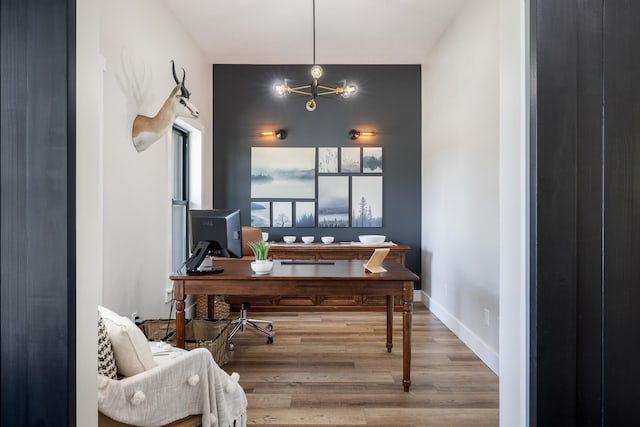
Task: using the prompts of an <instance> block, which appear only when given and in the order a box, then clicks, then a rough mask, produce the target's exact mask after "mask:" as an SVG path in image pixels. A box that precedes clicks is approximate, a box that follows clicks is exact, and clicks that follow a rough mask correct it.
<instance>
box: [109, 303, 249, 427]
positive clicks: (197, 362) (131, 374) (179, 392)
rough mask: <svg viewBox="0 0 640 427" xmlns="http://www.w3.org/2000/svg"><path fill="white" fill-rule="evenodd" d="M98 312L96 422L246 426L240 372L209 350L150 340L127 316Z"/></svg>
mask: <svg viewBox="0 0 640 427" xmlns="http://www.w3.org/2000/svg"><path fill="white" fill-rule="evenodd" d="M99 313H100V315H99V319H98V329H99V338H98V382H97V385H98V410H99V426H101V427H111V426H114V427H115V426H118V427H121V426H149V427H153V426H173V427H195V426H200V425H202V426H207V427H208V426H216V427H244V426H246V407H247V399H246V396H245V393H244V390H242V387H241V386H240V385H239V384H238V379H239V376H238V375H237V374H232V375H228V374H227V373H226V372H225V371H223V370H222V369H221V368H220V367H219V366H218V365H217V364H216V363H215V361H214V360H213V357H212V356H211V353H209V351H207V350H206V349H203V348H199V349H194V350H191V351H185V350H183V349H177V348H174V347H171V346H170V345H168V344H166V343H162V342H158V343H149V342H148V341H147V340H146V337H145V336H144V334H143V333H142V331H141V330H140V329H139V328H138V327H137V326H136V325H135V324H134V323H133V322H131V320H129V319H128V318H126V317H122V316H119V315H117V314H116V313H113V312H112V311H110V310H107V309H105V308H103V307H100V308H99ZM109 346H110V348H111V356H110V351H109ZM116 371H117V372H118V375H116Z"/></svg>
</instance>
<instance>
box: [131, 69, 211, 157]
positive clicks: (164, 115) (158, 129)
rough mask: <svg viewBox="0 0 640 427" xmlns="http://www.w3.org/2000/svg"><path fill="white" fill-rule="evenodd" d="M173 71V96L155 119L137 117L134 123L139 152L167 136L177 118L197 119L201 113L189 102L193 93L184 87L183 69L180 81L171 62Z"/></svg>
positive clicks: (184, 74)
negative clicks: (174, 85) (174, 83)
mask: <svg viewBox="0 0 640 427" xmlns="http://www.w3.org/2000/svg"><path fill="white" fill-rule="evenodd" d="M171 69H172V71H173V79H174V80H175V81H176V87H175V88H173V90H172V91H171V94H170V95H169V97H168V98H167V100H166V101H164V104H162V108H160V111H158V114H156V115H155V116H153V117H147V116H143V115H137V116H136V118H135V119H134V121H133V131H132V134H131V137H132V138H133V146H134V147H136V150H137V151H144V150H146V149H147V148H149V146H151V144H153V143H154V142H156V141H157V140H158V139H160V137H162V136H163V135H166V133H167V131H168V130H169V128H170V127H171V126H172V125H173V122H174V121H175V120H176V118H177V117H194V118H197V117H198V116H199V115H200V113H199V112H198V109H197V108H196V107H195V106H194V105H193V104H192V103H191V102H189V97H190V96H191V93H189V91H188V90H187V88H186V86H185V85H184V79H185V77H186V73H185V71H184V68H183V69H182V80H178V76H177V75H176V65H175V63H174V62H173V60H172V61H171Z"/></svg>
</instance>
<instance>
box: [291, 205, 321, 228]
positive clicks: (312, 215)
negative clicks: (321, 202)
mask: <svg viewBox="0 0 640 427" xmlns="http://www.w3.org/2000/svg"><path fill="white" fill-rule="evenodd" d="M295 226H296V227H315V226H316V203H315V202H296V223H295Z"/></svg>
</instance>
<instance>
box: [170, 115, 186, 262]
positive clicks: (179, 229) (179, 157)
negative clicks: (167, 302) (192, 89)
mask: <svg viewBox="0 0 640 427" xmlns="http://www.w3.org/2000/svg"><path fill="white" fill-rule="evenodd" d="M171 139H172V141H171V146H172V149H173V195H172V198H171V224H172V225H171V241H172V250H171V253H172V257H171V259H172V271H174V272H177V271H178V269H179V268H180V267H182V265H183V264H184V262H185V260H186V259H187V258H188V257H189V233H188V227H189V225H188V213H189V134H188V133H187V132H185V131H184V130H182V129H180V128H178V127H176V126H174V127H173V131H172V138H171Z"/></svg>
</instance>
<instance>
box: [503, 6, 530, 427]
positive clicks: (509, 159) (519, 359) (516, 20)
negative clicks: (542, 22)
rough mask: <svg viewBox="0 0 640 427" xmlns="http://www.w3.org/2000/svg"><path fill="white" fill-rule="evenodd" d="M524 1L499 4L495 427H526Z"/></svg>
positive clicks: (527, 225) (526, 18)
mask: <svg viewBox="0 0 640 427" xmlns="http://www.w3.org/2000/svg"><path fill="white" fill-rule="evenodd" d="M528 6H529V4H528V1H526V0H525V1H513V0H500V425H503V426H527V425H528V418H529V417H528V415H529V412H528V401H529V392H528V390H529V382H528V378H529V376H528V371H529V365H528V356H529V322H528V314H529V301H528V295H529V292H528V290H529V281H528V277H529V269H528V265H529V250H528V248H529V221H528V218H529V205H528V200H529V191H528V188H529V180H528V170H529V169H528V164H529V157H528V143H527V141H528V139H527V134H528V126H527V121H528V120H527V117H528V112H529V110H528V108H527V105H529V103H528V98H527V93H528V91H527V87H528V86H527V85H528V79H527V70H528V69H529V67H528V61H527V59H526V58H527V56H528V50H527V48H526V46H528V42H529V37H528V33H529V31H528V26H527V24H526V22H528V17H529V15H528V12H527V11H528Z"/></svg>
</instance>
